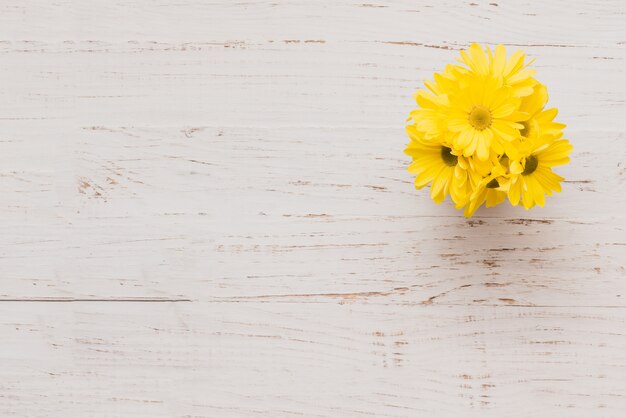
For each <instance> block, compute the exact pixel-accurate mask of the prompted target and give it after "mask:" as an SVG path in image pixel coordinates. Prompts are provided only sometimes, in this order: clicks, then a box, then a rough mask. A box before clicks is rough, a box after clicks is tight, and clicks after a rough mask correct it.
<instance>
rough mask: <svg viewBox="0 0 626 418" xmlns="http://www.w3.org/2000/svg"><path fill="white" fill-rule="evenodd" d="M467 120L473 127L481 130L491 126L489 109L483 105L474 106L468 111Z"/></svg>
mask: <svg viewBox="0 0 626 418" xmlns="http://www.w3.org/2000/svg"><path fill="white" fill-rule="evenodd" d="M468 120H469V123H470V125H472V126H473V127H474V128H475V129H478V130H479V131H482V130H484V129H487V128H488V127H490V126H491V111H490V110H489V109H487V108H486V107H483V106H474V108H473V109H472V110H471V111H470V112H469V116H468Z"/></svg>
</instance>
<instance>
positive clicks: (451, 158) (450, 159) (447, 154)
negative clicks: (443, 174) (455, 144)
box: [441, 147, 459, 167]
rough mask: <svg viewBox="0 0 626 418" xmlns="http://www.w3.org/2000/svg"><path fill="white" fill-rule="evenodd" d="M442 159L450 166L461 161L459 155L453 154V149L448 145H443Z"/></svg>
mask: <svg viewBox="0 0 626 418" xmlns="http://www.w3.org/2000/svg"><path fill="white" fill-rule="evenodd" d="M441 159H442V160H443V162H444V163H446V164H447V165H449V166H450V167H454V166H455V165H456V163H457V162H458V161H459V157H457V156H456V155H454V154H452V150H451V149H450V148H448V147H441Z"/></svg>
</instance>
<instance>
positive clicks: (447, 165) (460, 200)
mask: <svg viewBox="0 0 626 418" xmlns="http://www.w3.org/2000/svg"><path fill="white" fill-rule="evenodd" d="M407 133H408V134H409V136H410V137H411V142H410V143H409V144H408V146H407V148H406V149H405V150H404V152H405V153H406V154H408V155H410V156H411V157H413V162H412V163H411V164H410V165H409V168H408V170H409V172H410V173H412V174H415V175H416V177H415V187H416V188H417V189H421V188H422V187H424V186H426V185H428V184H430V185H431V186H430V195H431V198H432V199H433V200H434V201H435V203H441V202H443V201H444V199H445V198H446V196H447V195H448V194H449V195H450V196H451V198H452V200H453V201H454V202H455V204H456V206H457V208H462V207H463V206H464V205H465V203H466V202H467V198H468V196H469V193H470V192H471V187H472V181H471V179H470V175H471V173H470V171H469V170H468V168H469V165H468V162H467V160H466V159H465V158H464V157H463V156H461V155H458V153H457V152H456V151H454V150H453V149H452V148H451V145H450V144H446V143H444V142H442V141H426V140H424V139H423V138H422V137H421V136H420V134H419V133H418V131H417V130H416V129H415V127H414V126H407Z"/></svg>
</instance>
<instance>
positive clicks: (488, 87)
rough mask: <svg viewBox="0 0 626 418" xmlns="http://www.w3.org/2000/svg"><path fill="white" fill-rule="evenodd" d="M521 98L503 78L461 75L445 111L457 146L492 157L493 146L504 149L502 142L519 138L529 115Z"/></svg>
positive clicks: (466, 150) (465, 154) (484, 158)
mask: <svg viewBox="0 0 626 418" xmlns="http://www.w3.org/2000/svg"><path fill="white" fill-rule="evenodd" d="M520 103H521V100H520V99H519V98H516V97H514V96H513V90H512V89H511V87H508V86H505V85H504V84H503V83H502V79H499V78H493V77H480V76H476V75H472V74H467V75H465V76H460V77H459V83H458V90H456V91H453V92H451V94H450V96H449V110H447V113H446V121H447V127H448V130H449V131H450V133H451V136H452V141H453V144H454V147H455V148H457V149H462V150H463V155H464V156H466V157H469V156H472V155H476V157H478V159H479V160H481V161H485V160H487V159H488V158H489V151H490V148H492V147H493V148H494V150H495V151H496V152H502V150H503V143H505V142H509V141H512V140H514V139H516V138H517V137H518V135H519V130H520V129H522V128H523V127H524V126H523V125H521V124H520V123H518V122H521V121H523V120H526V119H528V115H527V114H526V113H523V112H520V111H519V110H518V109H519V106H520Z"/></svg>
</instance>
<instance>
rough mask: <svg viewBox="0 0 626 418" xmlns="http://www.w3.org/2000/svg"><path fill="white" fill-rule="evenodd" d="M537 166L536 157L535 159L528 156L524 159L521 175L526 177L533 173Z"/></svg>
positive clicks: (532, 156)
mask: <svg viewBox="0 0 626 418" xmlns="http://www.w3.org/2000/svg"><path fill="white" fill-rule="evenodd" d="M538 165H539V160H538V159H537V157H535V156H534V155H530V156H528V157H527V158H526V165H525V166H524V171H522V174H523V175H525V176H527V175H529V174H532V173H534V172H535V170H536V169H537V166H538Z"/></svg>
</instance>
